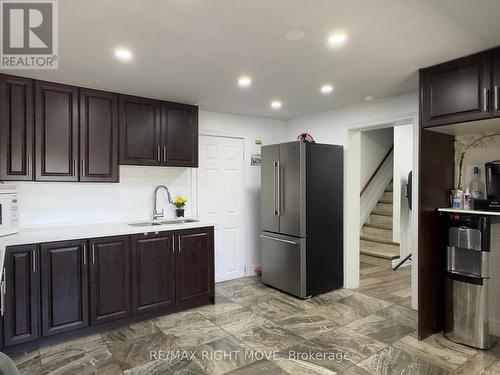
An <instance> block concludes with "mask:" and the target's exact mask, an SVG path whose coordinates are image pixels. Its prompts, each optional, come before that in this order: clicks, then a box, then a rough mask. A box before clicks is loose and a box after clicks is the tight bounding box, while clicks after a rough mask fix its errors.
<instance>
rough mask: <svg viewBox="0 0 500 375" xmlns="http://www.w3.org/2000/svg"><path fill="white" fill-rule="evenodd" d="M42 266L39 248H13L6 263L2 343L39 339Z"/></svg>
mask: <svg viewBox="0 0 500 375" xmlns="http://www.w3.org/2000/svg"><path fill="white" fill-rule="evenodd" d="M38 280H39V267H38V251H37V245H29V246H16V247H10V248H8V249H7V251H6V253H5V260H4V274H3V282H4V292H5V295H2V298H3V301H2V303H3V306H4V314H3V344H4V346H12V345H16V344H21V343H25V342H29V341H33V340H36V339H38V337H39V283H38Z"/></svg>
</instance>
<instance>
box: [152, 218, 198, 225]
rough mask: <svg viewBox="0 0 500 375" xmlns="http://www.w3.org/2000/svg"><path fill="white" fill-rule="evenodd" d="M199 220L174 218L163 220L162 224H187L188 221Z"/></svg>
mask: <svg viewBox="0 0 500 375" xmlns="http://www.w3.org/2000/svg"><path fill="white" fill-rule="evenodd" d="M198 221H199V220H196V219H172V220H166V221H161V222H160V223H161V224H164V225H168V224H186V223H197V222H198Z"/></svg>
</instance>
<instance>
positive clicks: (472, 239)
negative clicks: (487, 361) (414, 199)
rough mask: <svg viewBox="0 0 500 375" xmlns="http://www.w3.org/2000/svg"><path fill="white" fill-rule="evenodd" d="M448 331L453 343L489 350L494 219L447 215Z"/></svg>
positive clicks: (446, 331)
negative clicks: (492, 226) (491, 239)
mask: <svg viewBox="0 0 500 375" xmlns="http://www.w3.org/2000/svg"><path fill="white" fill-rule="evenodd" d="M446 224H447V225H446V227H447V232H448V236H447V237H448V242H447V243H448V246H447V254H446V255H447V257H446V258H447V259H446V306H445V331H444V334H445V336H446V337H448V338H449V339H450V340H452V341H455V342H458V343H461V344H465V345H468V346H472V347H476V348H480V349H487V348H489V347H491V346H492V345H493V343H494V339H493V337H492V336H491V334H490V325H489V320H490V311H489V310H490V307H489V306H490V303H489V288H490V219H489V217H486V216H478V215H462V214H447V215H446Z"/></svg>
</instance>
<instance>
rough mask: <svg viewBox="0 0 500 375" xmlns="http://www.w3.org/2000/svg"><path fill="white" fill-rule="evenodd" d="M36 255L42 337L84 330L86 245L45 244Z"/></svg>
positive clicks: (86, 295)
mask: <svg viewBox="0 0 500 375" xmlns="http://www.w3.org/2000/svg"><path fill="white" fill-rule="evenodd" d="M40 252H41V254H40V256H41V258H40V259H41V268H40V270H41V280H42V288H41V290H42V295H41V299H42V335H43V336H44V337H46V336H52V335H55V334H58V333H62V332H67V331H72V330H75V329H79V328H83V327H86V326H88V324H89V309H88V272H87V270H88V267H87V266H88V265H87V241H85V240H78V241H64V242H54V243H46V244H42V245H40Z"/></svg>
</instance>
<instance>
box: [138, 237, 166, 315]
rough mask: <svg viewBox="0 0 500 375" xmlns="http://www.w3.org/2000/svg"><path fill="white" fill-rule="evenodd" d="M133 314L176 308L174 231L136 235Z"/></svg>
mask: <svg viewBox="0 0 500 375" xmlns="http://www.w3.org/2000/svg"><path fill="white" fill-rule="evenodd" d="M132 284H133V287H132V306H133V313H134V314H140V313H144V312H148V311H162V312H168V311H170V310H172V309H173V308H174V307H175V247H174V235H173V234H172V233H171V232H162V233H159V234H148V235H143V234H139V235H134V236H132Z"/></svg>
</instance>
